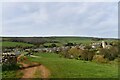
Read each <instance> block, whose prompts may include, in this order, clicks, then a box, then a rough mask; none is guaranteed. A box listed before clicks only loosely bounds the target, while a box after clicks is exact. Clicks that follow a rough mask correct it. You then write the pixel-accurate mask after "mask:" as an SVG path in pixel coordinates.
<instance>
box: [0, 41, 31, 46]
mask: <svg viewBox="0 0 120 80" xmlns="http://www.w3.org/2000/svg"><path fill="white" fill-rule="evenodd" d="M0 45H1V46H2V47H16V46H21V47H27V46H28V47H30V46H33V44H28V43H22V42H9V41H4V42H0Z"/></svg>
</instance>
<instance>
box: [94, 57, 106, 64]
mask: <svg viewBox="0 0 120 80" xmlns="http://www.w3.org/2000/svg"><path fill="white" fill-rule="evenodd" d="M92 61H95V62H100V63H107V62H108V61H107V59H105V58H104V55H94V56H93V60H92Z"/></svg>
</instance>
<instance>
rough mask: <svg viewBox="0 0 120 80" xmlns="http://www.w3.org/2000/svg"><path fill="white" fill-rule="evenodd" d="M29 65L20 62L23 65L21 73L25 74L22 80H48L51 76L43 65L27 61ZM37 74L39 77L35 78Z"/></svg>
mask: <svg viewBox="0 0 120 80" xmlns="http://www.w3.org/2000/svg"><path fill="white" fill-rule="evenodd" d="M27 62H28V63H27V64H26V63H24V62H19V63H20V64H21V65H22V68H21V71H22V73H23V76H22V79H21V80H23V79H24V78H48V77H49V76H50V71H49V70H48V69H47V68H46V67H45V66H44V65H41V64H38V63H35V62H30V63H29V61H28V60H27ZM35 74H37V77H36V76H35Z"/></svg>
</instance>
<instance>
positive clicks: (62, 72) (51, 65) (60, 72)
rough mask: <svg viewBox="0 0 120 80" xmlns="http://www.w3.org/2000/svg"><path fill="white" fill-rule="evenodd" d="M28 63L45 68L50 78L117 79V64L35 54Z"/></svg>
mask: <svg viewBox="0 0 120 80" xmlns="http://www.w3.org/2000/svg"><path fill="white" fill-rule="evenodd" d="M35 55H36V56H38V57H36V58H33V57H32V58H31V57H28V59H29V60H30V61H33V62H38V63H41V64H43V65H44V66H46V67H47V68H48V69H49V70H50V72H51V76H50V77H51V78H117V77H118V66H117V64H100V63H95V62H90V61H81V60H75V59H65V58H60V57H59V55H57V54H54V53H53V54H52V53H51V54H47V53H44V54H41V53H37V54H35Z"/></svg>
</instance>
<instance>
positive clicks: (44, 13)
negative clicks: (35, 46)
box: [2, 2, 118, 38]
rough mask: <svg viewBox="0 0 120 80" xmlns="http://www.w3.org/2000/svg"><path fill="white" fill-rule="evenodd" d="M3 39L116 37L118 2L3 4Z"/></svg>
mask: <svg viewBox="0 0 120 80" xmlns="http://www.w3.org/2000/svg"><path fill="white" fill-rule="evenodd" d="M2 14H3V15H2V23H3V27H2V35H3V36H88V37H89V36H91V37H92V36H93V37H106V38H108V37H109V38H117V37H118V3H117V2H46V3H45V2H18V3H17V2H8V3H7V2H6V3H3V4H2Z"/></svg>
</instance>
